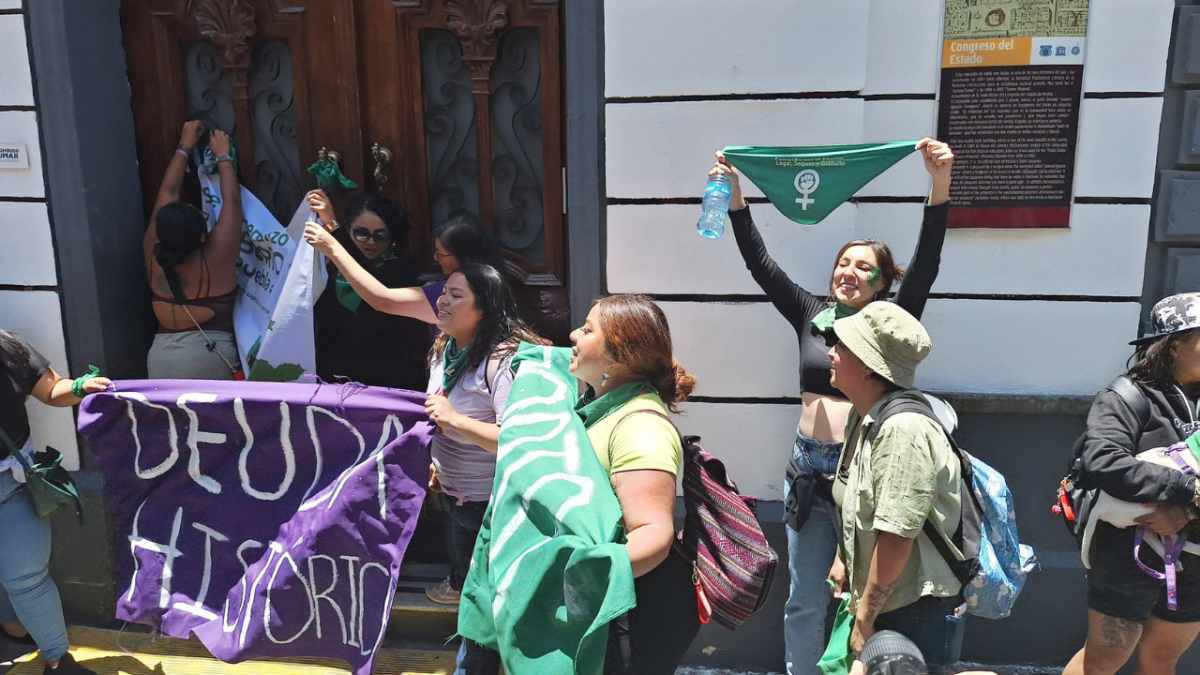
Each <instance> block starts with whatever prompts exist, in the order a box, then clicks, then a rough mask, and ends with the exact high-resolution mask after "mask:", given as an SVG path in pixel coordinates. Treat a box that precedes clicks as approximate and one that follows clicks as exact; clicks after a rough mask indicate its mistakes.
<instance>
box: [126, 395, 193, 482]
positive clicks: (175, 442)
mask: <svg viewBox="0 0 1200 675" xmlns="http://www.w3.org/2000/svg"><path fill="white" fill-rule="evenodd" d="M114 395H115V396H116V397H117V398H120V399H125V401H126V403H125V406H126V408H125V411H126V412H127V413H128V414H129V421H130V423H131V424H133V448H134V450H133V471H134V473H136V474H137V477H138V478H141V479H142V480H150V479H152V478H158V477H159V476H161V475H163V474H164V473H166V472H168V471H170V470H171V467H173V466H175V462H177V461H179V432H178V431H177V430H176V429H175V417H174V416H172V415H171V409H170V408H168V407H167V406H165V405H158V404H157V403H151V402H150V401H149V400H147V399H146V397H145V396H142V395H141V394H139V393H137V392H134V391H122V392H117V393H116V394H114ZM133 401H137V402H138V403H141V404H143V405H146V406H149V407H151V408H158V409H159V410H161V411H163V412H165V413H166V414H167V439H168V444H169V445H170V448H171V454H170V455H168V456H167V458H166V459H164V460H163V461H162V463H161V464H159V465H158V466H156V467H153V468H150V469H142V467H141V459H142V439H141V438H139V437H138V421H137V415H135V414H133Z"/></svg>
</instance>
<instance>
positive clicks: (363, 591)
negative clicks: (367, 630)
mask: <svg viewBox="0 0 1200 675" xmlns="http://www.w3.org/2000/svg"><path fill="white" fill-rule="evenodd" d="M371 568H375V569H377V570H379V571H380V572H383V576H384V577H386V578H387V580H388V591H389V593H382V594H380V596H379V597H381V598H383V599H384V600H387V598H388V596H389V595H391V593H390V591H391V589H392V573H391V572H389V571H388V568H386V567H384V566H383V565H380V564H379V563H377V562H369V563H366V564H364V565H363V566H362V567H360V568H359V571H358V596H359V597H360V598H362V599H363V601H362V602H361V603H359V607H358V634H359V635H360V636H362V634H363V614H364V613H365V611H366V609H367V602H366V601H367V588H366V576H367V570H369V569H371ZM351 585H353V584H351ZM385 604H386V603H385ZM391 611H392V608H391V607H384V614H383V618H382V620H381V621H380V623H379V635H378V637H376V638H375V643H374V644H373V645H371V646H370V647H369V648H368V646H367V641H366V639H363V641H362V643H363V644H362V648H360V649H359V652H358V653H359V654H361V655H363V656H366V655H367V654H370V653H371V652H372V651H373V650H375V649H378V648H379V643H380V642H383V634H384V633H385V632H387V624H388V617H389V616H390V615H391ZM364 649H365V650H366V651H363V650H364Z"/></svg>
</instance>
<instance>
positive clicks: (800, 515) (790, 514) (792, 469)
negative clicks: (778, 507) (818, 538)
mask: <svg viewBox="0 0 1200 675" xmlns="http://www.w3.org/2000/svg"><path fill="white" fill-rule="evenodd" d="M801 461H802V460H801V458H799V457H793V458H792V460H791V461H789V462H788V466H787V482H788V486H789V488H790V489H789V490H788V496H787V499H785V500H784V502H783V522H784V524H785V525H787V526H788V527H790V528H792V529H793V530H795V531H797V532H799V531H800V528H801V527H804V523H805V521H807V520H808V516H809V514H811V513H812V504H813V494H814V493H815V492H816V490H817V483H818V482H819V481H820V479H819V478H818V477H817V476H815V475H813V474H812V471H811V468H810V467H809V466H808V462H804V466H799V463H800V462H801Z"/></svg>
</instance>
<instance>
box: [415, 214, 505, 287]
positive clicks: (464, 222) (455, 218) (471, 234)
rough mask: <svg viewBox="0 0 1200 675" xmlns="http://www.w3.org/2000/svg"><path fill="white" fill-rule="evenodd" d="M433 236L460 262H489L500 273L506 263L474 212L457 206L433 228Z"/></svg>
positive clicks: (498, 245) (490, 234)
mask: <svg viewBox="0 0 1200 675" xmlns="http://www.w3.org/2000/svg"><path fill="white" fill-rule="evenodd" d="M433 236H434V237H436V238H437V239H438V241H441V242H442V246H445V247H446V250H447V251H449V252H450V253H452V254H453V255H454V257H455V258H457V259H458V264H459V265H468V264H470V263H476V264H479V265H489V266H491V267H494V268H496V270H497V271H499V272H500V273H502V274H503V272H504V270H505V268H506V265H505V263H504V254H503V253H501V252H500V244H498V243H496V237H495V236H493V235H492V232H491V230H489V229H488V228H487V226H486V225H484V224H483V221H482V220H480V218H479V216H477V215H475V212H474V211H472V210H470V209H466V208H461V207H460V208H457V209H454V210H453V211H451V212H450V215H449V216H447V217H446V220H444V221H442V224H441V225H438V226H437V227H436V228H434V230H433Z"/></svg>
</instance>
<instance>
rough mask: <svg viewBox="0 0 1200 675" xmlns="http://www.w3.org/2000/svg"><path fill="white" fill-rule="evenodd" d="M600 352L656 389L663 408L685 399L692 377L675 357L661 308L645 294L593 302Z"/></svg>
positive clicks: (692, 384)
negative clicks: (596, 314) (599, 338)
mask: <svg viewBox="0 0 1200 675" xmlns="http://www.w3.org/2000/svg"><path fill="white" fill-rule="evenodd" d="M595 307H596V309H597V310H598V311H599V321H600V330H601V332H602V333H603V334H604V351H605V352H606V353H607V355H608V357H609V358H611V359H612V360H613V361H616V362H617V363H619V364H621V365H622V366H625V368H627V369H628V370H629V372H630V373H631V374H632V375H633V376H634V377H638V378H642V379H645V380H647V381H649V382H650V384H653V385H654V387H655V389H658V395H659V396H660V397H662V400H663V402H664V403H666V404H667V407H669V408H670V409H671V411H672V412H679V411H678V410H677V409H676V406H675V404H676V403H680V402H682V401H684V400H686V399H687V397H688V395H689V394H691V393H692V390H693V389H695V388H696V377H695V376H694V375H692V374H691V373H689V372H688V371H686V370H684V369H683V366H681V365H679V362H678V361H676V360H675V356H674V354H673V353H672V347H671V328H670V327H669V326H668V325H667V316H666V314H663V311H662V308H661V307H659V306H658V305H657V304H656V303H655V302H654V301H653V300H651V299H650V298H649V297H647V296H645V295H631V294H620V295H610V296H608V297H606V298H601V299H599V300H597V301H596V305H595Z"/></svg>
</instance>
